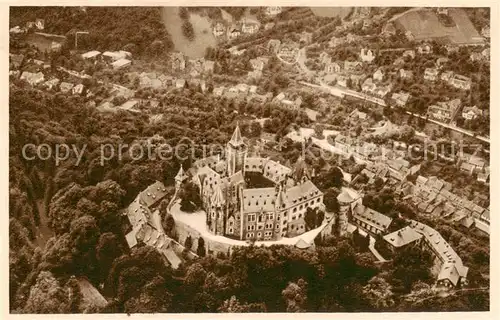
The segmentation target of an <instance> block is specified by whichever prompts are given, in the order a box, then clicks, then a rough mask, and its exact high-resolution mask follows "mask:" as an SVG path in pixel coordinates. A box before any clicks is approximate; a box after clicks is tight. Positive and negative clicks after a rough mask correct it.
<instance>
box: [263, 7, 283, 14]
mask: <svg viewBox="0 0 500 320" xmlns="http://www.w3.org/2000/svg"><path fill="white" fill-rule="evenodd" d="M282 11H283V9H282V8H281V7H266V15H268V16H275V15H278V14H280V13H281V12H282Z"/></svg>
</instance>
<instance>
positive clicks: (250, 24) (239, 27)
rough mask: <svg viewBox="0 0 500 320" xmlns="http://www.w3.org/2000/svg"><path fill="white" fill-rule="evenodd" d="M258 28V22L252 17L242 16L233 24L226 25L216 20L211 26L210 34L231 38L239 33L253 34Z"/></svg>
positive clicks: (239, 34) (234, 37) (236, 36)
mask: <svg viewBox="0 0 500 320" xmlns="http://www.w3.org/2000/svg"><path fill="white" fill-rule="evenodd" d="M259 29H260V23H259V22H258V21H256V20H253V19H248V18H243V19H242V20H240V21H238V22H237V23H235V24H231V25H227V24H226V23H225V22H223V21H217V22H215V23H214V25H213V26H212V34H213V35H214V36H215V37H216V38H225V39H229V40H233V39H236V38H238V37H239V36H241V35H246V34H254V33H256V32H257V31H259Z"/></svg>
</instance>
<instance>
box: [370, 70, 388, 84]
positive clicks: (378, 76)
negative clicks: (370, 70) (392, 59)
mask: <svg viewBox="0 0 500 320" xmlns="http://www.w3.org/2000/svg"><path fill="white" fill-rule="evenodd" d="M384 77H385V73H384V71H383V70H382V69H380V68H379V69H377V71H375V73H374V74H373V80H374V81H379V82H382V81H384Z"/></svg>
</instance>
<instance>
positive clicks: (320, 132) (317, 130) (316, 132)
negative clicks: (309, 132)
mask: <svg viewBox="0 0 500 320" xmlns="http://www.w3.org/2000/svg"><path fill="white" fill-rule="evenodd" d="M323 130H324V127H323V125H322V124H319V123H318V124H316V125H315V126H314V135H315V136H316V138H318V139H324V138H325V136H324V135H323Z"/></svg>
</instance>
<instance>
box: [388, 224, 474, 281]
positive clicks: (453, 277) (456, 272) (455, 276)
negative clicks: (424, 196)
mask: <svg viewBox="0 0 500 320" xmlns="http://www.w3.org/2000/svg"><path fill="white" fill-rule="evenodd" d="M383 239H384V241H385V242H384V244H385V245H386V246H387V247H388V248H389V249H390V250H391V251H392V252H397V251H399V250H401V249H402V248H405V247H408V246H415V247H417V248H420V249H421V250H425V251H427V252H429V253H430V254H431V256H432V257H433V261H432V262H433V266H432V268H431V273H432V274H433V275H434V277H436V287H443V288H456V287H461V286H465V285H467V273H468V271H469V268H468V267H466V266H464V264H463V262H462V259H461V258H460V256H458V254H457V253H456V252H455V250H453V248H452V247H451V246H450V245H449V244H448V242H446V240H445V239H444V238H443V236H441V234H440V233H439V232H437V231H436V230H434V229H433V228H431V227H429V226H428V225H425V224H423V223H420V222H417V221H414V220H411V222H410V225H408V226H406V227H404V228H402V229H400V230H397V231H395V232H393V233H390V234H386V235H385V236H384V237H383Z"/></svg>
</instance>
